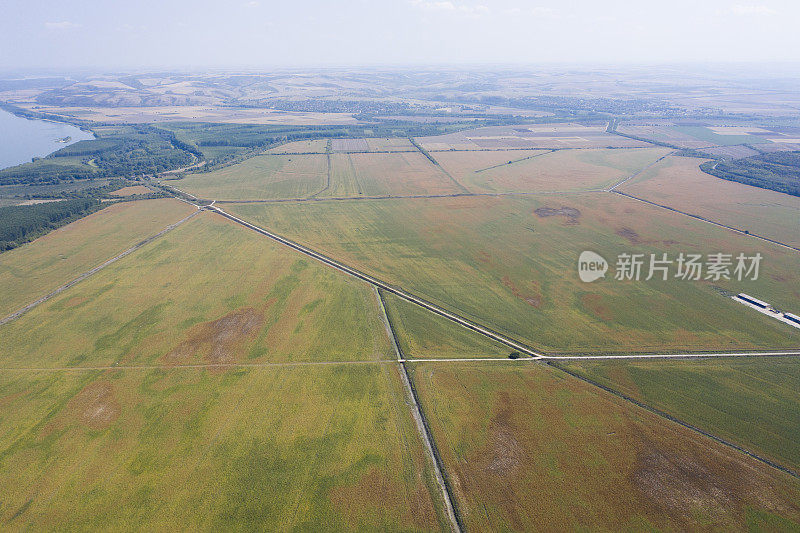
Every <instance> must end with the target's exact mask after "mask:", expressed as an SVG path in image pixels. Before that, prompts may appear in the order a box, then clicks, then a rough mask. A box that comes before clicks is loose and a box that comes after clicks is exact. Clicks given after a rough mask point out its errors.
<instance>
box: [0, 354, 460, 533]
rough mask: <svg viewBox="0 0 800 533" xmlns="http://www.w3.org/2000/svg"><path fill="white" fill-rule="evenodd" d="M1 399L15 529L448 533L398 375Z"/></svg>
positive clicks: (202, 378) (99, 389)
mask: <svg viewBox="0 0 800 533" xmlns="http://www.w3.org/2000/svg"><path fill="white" fill-rule="evenodd" d="M300 391H302V393H300ZM0 400H1V401H2V405H3V410H2V413H1V414H0V428H1V430H0V501H2V504H0V520H1V521H2V523H3V524H4V526H3V528H4V529H6V530H8V529H11V530H29V529H33V530H43V529H45V530H50V529H61V528H63V527H64V526H65V525H67V524H68V525H69V528H70V529H74V530H97V529H103V530H109V529H111V530H121V529H123V530H129V529H147V530H168V529H204V530H209V529H213V530H276V529H281V530H295V529H300V530H316V531H320V530H343V529H364V530H389V531H399V530H443V529H445V526H444V524H445V523H446V522H442V518H441V516H440V512H439V511H438V507H439V504H438V499H437V498H438V497H439V494H438V493H437V492H436V491H435V488H434V487H435V485H433V483H432V481H431V478H432V476H431V473H430V470H429V466H428V465H427V464H426V459H425V456H424V455H423V450H422V444H421V441H420V439H419V436H418V434H417V433H416V428H415V427H414V425H413V422H412V420H411V417H410V415H409V411H408V408H407V407H406V405H405V403H404V396H403V389H402V386H401V384H400V379H399V376H398V374H397V370H396V368H395V367H393V366H387V365H378V364H375V365H369V366H364V365H360V366H338V367H325V368H320V367H303V368H298V367H296V368H253V369H239V370H231V371H227V372H219V371H208V370H199V369H188V368H182V369H168V368H164V369H152V370H126V371H120V370H111V371H105V372H92V371H89V372H47V373H16V372H12V373H8V372H4V373H3V376H2V377H0Z"/></svg>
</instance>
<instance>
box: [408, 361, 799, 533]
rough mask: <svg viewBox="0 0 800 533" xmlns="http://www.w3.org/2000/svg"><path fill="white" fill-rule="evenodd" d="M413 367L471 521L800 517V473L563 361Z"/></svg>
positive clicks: (600, 524) (527, 524) (565, 524)
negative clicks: (604, 386)
mask: <svg viewBox="0 0 800 533" xmlns="http://www.w3.org/2000/svg"><path fill="white" fill-rule="evenodd" d="M412 369H413V376H414V382H415V384H416V387H417V389H418V391H419V393H420V397H421V401H422V405H423V408H424V409H425V411H426V412H428V413H429V422H430V424H431V429H432V432H433V435H434V437H435V439H436V441H437V442H438V444H439V449H440V451H441V454H442V458H443V461H444V464H445V465H446V470H447V471H448V472H449V473H450V482H451V485H452V487H453V492H454V494H455V499H456V502H457V504H458V506H459V510H460V512H461V516H462V518H463V521H464V523H465V526H466V527H467V528H469V529H473V530H492V531H498V530H516V531H530V530H534V529H540V528H545V529H547V528H551V527H552V528H553V529H558V530H563V529H570V530H572V529H577V530H584V529H586V530H614V531H619V530H651V529H658V530H697V529H704V528H712V529H716V528H720V529H723V530H745V529H748V528H753V529H764V528H766V529H772V528H773V527H777V528H778V529H783V528H788V527H790V525H789V523H788V521H786V519H791V520H793V521H794V522H797V521H798V520H800V504H798V502H799V501H800V482H798V480H797V479H794V478H792V477H790V476H788V475H786V474H784V473H782V472H778V471H776V470H774V469H772V468H770V467H768V466H766V465H763V464H761V463H758V462H756V461H754V460H753V459H751V458H749V457H747V456H745V455H743V454H741V453H739V452H737V451H735V450H732V449H730V448H727V447H724V446H721V445H719V444H717V443H716V442H714V441H712V440H710V439H708V438H705V437H702V436H699V435H697V434H696V433H693V432H691V431H689V430H687V429H685V428H682V427H680V426H677V425H669V424H664V423H663V420H662V419H659V418H658V417H657V416H655V415H653V414H651V413H648V412H646V411H643V410H641V409H638V408H635V407H633V406H631V404H628V403H625V402H624V401H623V400H620V399H618V398H616V397H614V396H611V395H610V394H608V393H606V392H604V391H602V390H600V389H598V388H596V387H592V386H591V385H588V384H587V383H584V382H582V381H580V380H578V379H575V378H572V377H569V376H567V375H565V374H563V373H560V372H558V371H556V370H554V369H551V368H548V367H545V366H540V365H535V364H534V365H525V366H520V364H519V363H506V364H503V365H502V366H501V365H500V364H498V363H495V364H493V366H487V364H486V363H415V364H414V365H413V366H412ZM720 494H722V495H724V497H719V496H717V495H720ZM776 515H778V516H780V517H782V518H778V517H777V516H776Z"/></svg>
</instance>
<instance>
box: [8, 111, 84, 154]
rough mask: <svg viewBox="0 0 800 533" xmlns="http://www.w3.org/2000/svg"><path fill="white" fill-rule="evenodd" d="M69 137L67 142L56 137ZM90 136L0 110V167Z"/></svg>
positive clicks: (64, 126)
mask: <svg viewBox="0 0 800 533" xmlns="http://www.w3.org/2000/svg"><path fill="white" fill-rule="evenodd" d="M66 137H71V139H70V140H69V142H59V139H64V138H66ZM86 139H94V136H93V135H92V134H91V133H89V132H86V131H83V130H81V129H80V128H76V127H75V126H71V125H69V124H62V123H60V122H50V121H47V120H29V119H27V118H21V117H18V116H16V115H13V114H11V113H9V112H8V111H6V110H4V109H0V168H6V167H10V166H14V165H19V164H20V163H25V162H27V161H30V160H31V158H32V157H43V156H46V155H48V154H50V153H52V152H55V151H56V150H58V149H59V148H63V147H65V146H68V145H70V144H72V143H75V142H78V141H83V140H86Z"/></svg>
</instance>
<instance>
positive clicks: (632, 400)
mask: <svg viewBox="0 0 800 533" xmlns="http://www.w3.org/2000/svg"><path fill="white" fill-rule="evenodd" d="M545 363H546V364H547V365H548V366H550V367H552V368H555V369H558V370H560V371H562V372H564V373H566V374H569V375H570V376H572V377H574V378H577V379H579V380H581V381H583V382H585V383H588V384H589V385H593V386H595V387H597V388H599V389H602V390H604V391H606V392H608V393H609V394H612V395H614V396H616V397H617V398H620V399H622V400H625V401H627V402H629V403H632V404H634V405H636V406H637V407H640V408H642V409H644V410H646V411H649V412H651V413H653V414H654V415H657V416H660V417H661V418H664V419H666V420H669V421H670V422H674V423H676V424H678V425H680V426H683V427H684V428H686V429H689V430H691V431H694V432H695V433H698V434H700V435H703V436H704V437H707V438H709V439H711V440H713V441H716V442H718V443H720V444H722V445H724V446H727V447H729V448H732V449H734V450H736V451H738V452H740V453H743V454H744V455H747V456H748V457H750V458H752V459H755V460H756V461H759V462H761V463H763V464H765V465H767V466H770V467H772V468H774V469H776V470H780V471H781V472H783V473H785V474H788V475H790V476H792V477H795V478H797V479H800V473H798V472H795V471H794V470H792V469H790V468H788V467H785V466H783V465H780V464H778V463H776V462H774V461H771V460H770V459H767V458H766V457H762V456H760V455H758V454H756V453H753V452H751V451H750V450H748V449H747V448H745V447H743V446H740V445H738V444H735V443H733V442H731V441H729V440H726V439H723V438H722V437H718V436H716V435H714V434H713V433H709V432H708V431H705V430H703V429H700V428H699V427H697V426H694V425H692V424H690V423H688V422H685V421H683V420H681V419H680V418H677V417H675V416H672V415H671V414H669V413H667V412H666V411H662V410H661V409H658V408H656V407H652V406H650V405H648V404H646V403H644V402H641V401H639V400H637V399H635V398H632V397H631V396H628V395H627V394H625V393H622V392H620V391H618V390H615V389H612V388H611V387H608V386H606V385H603V384H602V383H598V382H596V381H594V380H592V379H589V378H587V377H585V376H582V375H580V374H578V373H577V372H573V371H572V370H568V369H566V368H563V367H562V366H560V365H558V364H555V363H554V362H553V361H546V362H545Z"/></svg>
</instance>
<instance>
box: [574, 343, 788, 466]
mask: <svg viewBox="0 0 800 533" xmlns="http://www.w3.org/2000/svg"><path fill="white" fill-rule="evenodd" d="M799 364H800V361H798V360H796V359H794V358H767V359H758V360H753V359H749V358H748V359H742V360H738V359H736V360H730V359H725V360H716V361H659V362H652V361H651V362H646V361H629V362H624V363H623V362H616V361H606V362H599V361H595V362H590V361H581V362H574V363H573V362H570V363H569V364H568V365H566V367H567V368H568V369H569V370H571V371H574V372H577V373H579V374H581V375H584V376H586V377H588V378H589V379H591V380H593V381H596V382H599V383H602V384H603V385H606V386H608V387H611V388H612V389H614V390H617V391H619V392H621V393H623V394H626V395H628V396H631V397H633V398H635V399H637V400H640V401H643V402H645V403H647V404H648V405H652V406H654V407H656V408H658V409H661V410H663V411H666V412H668V413H670V414H671V415H673V416H676V417H678V418H680V419H681V420H684V421H686V422H688V423H690V424H692V425H695V426H698V427H702V428H704V429H706V430H708V431H711V432H713V433H714V434H715V435H719V436H721V437H723V438H725V439H727V440H729V441H731V442H735V443H737V444H739V445H741V446H744V447H746V448H747V449H749V450H753V451H756V452H757V453H759V454H762V455H764V456H766V457H769V458H770V459H771V460H773V461H776V462H778V463H779V464H784V465H786V466H787V467H789V468H792V469H795V470H797V469H798V467H800V443H798V442H797V438H796V436H797V435H798V433H800V400H799V399H798V397H797V394H796V392H797V390H798V388H800V372H798V365H799Z"/></svg>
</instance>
